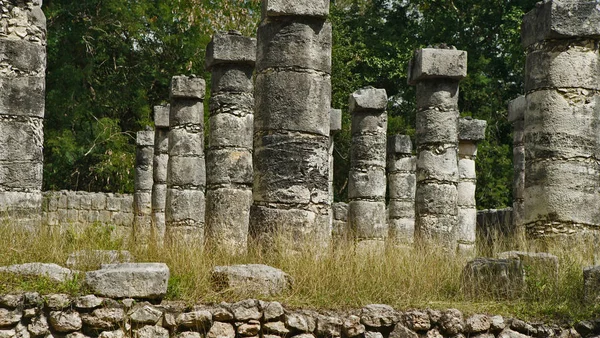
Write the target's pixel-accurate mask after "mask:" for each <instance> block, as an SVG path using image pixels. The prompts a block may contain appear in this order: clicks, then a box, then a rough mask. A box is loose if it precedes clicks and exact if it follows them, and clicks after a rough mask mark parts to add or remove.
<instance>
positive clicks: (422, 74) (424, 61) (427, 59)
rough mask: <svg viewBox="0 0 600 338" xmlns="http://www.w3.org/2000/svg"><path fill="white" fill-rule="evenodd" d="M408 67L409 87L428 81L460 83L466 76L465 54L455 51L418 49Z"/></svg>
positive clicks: (461, 51)
mask: <svg viewBox="0 0 600 338" xmlns="http://www.w3.org/2000/svg"><path fill="white" fill-rule="evenodd" d="M408 67H409V69H408V83H409V84H411V85H414V84H416V83H417V82H419V81H422V80H429V79H442V78H443V79H454V80H458V81H460V80H462V79H464V78H465V77H466V76H467V52H466V51H463V50H456V49H439V48H423V49H419V50H417V51H416V52H415V56H414V57H413V59H412V60H411V62H410V64H409V66H408Z"/></svg>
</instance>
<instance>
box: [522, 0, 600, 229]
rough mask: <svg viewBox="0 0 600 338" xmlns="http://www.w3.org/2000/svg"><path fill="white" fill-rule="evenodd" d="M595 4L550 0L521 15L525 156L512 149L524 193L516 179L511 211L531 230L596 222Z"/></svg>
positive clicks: (599, 101)
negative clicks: (515, 201) (517, 201)
mask: <svg viewBox="0 0 600 338" xmlns="http://www.w3.org/2000/svg"><path fill="white" fill-rule="evenodd" d="M597 5H598V4H597V3H596V2H594V1H583V0H574V1H557V0H548V1H545V2H543V3H539V4H538V5H537V6H536V8H535V9H534V10H532V11H531V12H529V13H528V14H526V15H525V17H524V21H523V26H522V42H523V45H524V46H525V47H526V50H527V61H526V74H525V90H526V98H525V101H526V103H525V105H524V106H525V109H524V127H523V134H524V135H523V147H524V151H523V152H524V159H523V154H522V153H521V151H520V149H515V166H516V165H520V166H524V168H525V169H524V173H523V174H521V173H518V175H517V176H518V178H517V179H519V180H520V179H521V176H522V175H524V183H523V193H522V196H519V195H518V194H519V191H518V190H517V189H519V187H518V186H517V184H520V183H521V182H518V181H517V182H515V183H516V184H515V189H516V190H517V198H519V197H520V198H522V199H523V205H522V208H521V206H519V208H515V211H516V212H515V214H517V222H522V223H523V224H524V226H525V228H526V233H527V235H528V236H530V237H544V236H563V235H579V234H581V235H582V233H583V232H586V231H587V230H593V231H597V230H598V226H600V213H599V212H598V206H599V205H600V194H599V190H598V186H599V185H600V177H599V176H598V173H599V171H600V166H599V164H598V158H599V151H598V149H600V148H599V145H600V142H599V141H600V138H599V137H598V134H599V129H598V116H599V114H600V113H599V112H600V92H599V91H598V89H599V88H600V84H599V83H600V82H599V79H600V57H599V49H598V48H599V47H598V46H599V41H600V28H599V27H598V25H597V22H598V18H599V17H600V14H599V11H598V9H597ZM521 107H523V104H522V103H518V104H517V103H516V104H515V105H514V108H515V109H518V108H521ZM511 115H512V116H513V117H514V116H517V115H519V114H518V113H517V112H514V113H513V114H511ZM514 120H515V126H518V124H519V121H518V119H516V118H515V119H514ZM520 136H521V135H520V133H515V138H516V139H517V138H518V137H520ZM523 162H524V164H523ZM515 169H516V170H519V169H520V168H515ZM517 209H518V210H517ZM521 215H522V216H521ZM521 217H522V218H521Z"/></svg>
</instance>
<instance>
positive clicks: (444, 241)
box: [415, 202, 458, 253]
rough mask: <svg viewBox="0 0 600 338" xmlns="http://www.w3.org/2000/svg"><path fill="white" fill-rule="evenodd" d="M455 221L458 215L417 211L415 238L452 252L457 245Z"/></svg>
mask: <svg viewBox="0 0 600 338" xmlns="http://www.w3.org/2000/svg"><path fill="white" fill-rule="evenodd" d="M417 206H418V202H417ZM457 223H458V216H457V215H456V214H455V215H448V214H441V215H428V214H424V215H423V214H419V213H418V212H417V217H416V218H415V233H416V235H415V239H419V240H420V241H421V243H423V244H425V245H438V246H440V247H441V248H443V249H445V250H447V251H449V252H452V253H453V252H454V251H455V250H456V246H457V243H456V233H455V232H456V229H455V228H456V225H457Z"/></svg>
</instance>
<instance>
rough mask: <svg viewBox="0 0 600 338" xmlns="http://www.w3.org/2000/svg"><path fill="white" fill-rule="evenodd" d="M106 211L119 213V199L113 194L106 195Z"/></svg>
mask: <svg viewBox="0 0 600 338" xmlns="http://www.w3.org/2000/svg"><path fill="white" fill-rule="evenodd" d="M106 210H108V211H120V210H121V199H120V198H119V197H118V196H115V195H114V194H107V196H106Z"/></svg>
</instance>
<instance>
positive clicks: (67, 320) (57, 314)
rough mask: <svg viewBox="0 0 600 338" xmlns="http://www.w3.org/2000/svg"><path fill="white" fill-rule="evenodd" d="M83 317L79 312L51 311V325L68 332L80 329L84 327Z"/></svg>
mask: <svg viewBox="0 0 600 338" xmlns="http://www.w3.org/2000/svg"><path fill="white" fill-rule="evenodd" d="M82 324H83V323H82V321H81V317H80V316H79V313H77V312H63V311H51V312H50V325H51V326H52V329H54V330H55V331H57V332H62V333H68V332H74V331H78V330H80V329H81V327H82Z"/></svg>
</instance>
